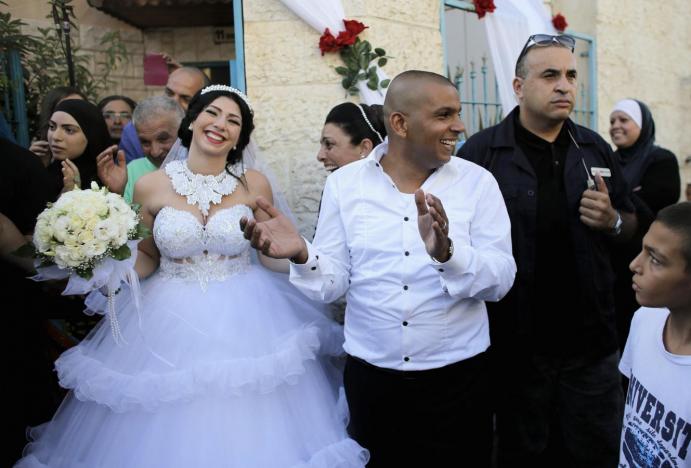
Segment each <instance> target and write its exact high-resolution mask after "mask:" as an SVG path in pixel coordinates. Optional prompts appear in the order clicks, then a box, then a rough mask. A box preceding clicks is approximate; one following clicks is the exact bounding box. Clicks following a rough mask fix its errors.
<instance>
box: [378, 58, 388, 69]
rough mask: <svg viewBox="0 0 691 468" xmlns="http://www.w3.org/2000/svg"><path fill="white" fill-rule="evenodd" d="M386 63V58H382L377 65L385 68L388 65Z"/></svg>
mask: <svg viewBox="0 0 691 468" xmlns="http://www.w3.org/2000/svg"><path fill="white" fill-rule="evenodd" d="M386 62H388V60H387V59H386V57H382V58H380V59H379V61H378V62H377V65H379V66H380V67H383V66H384V65H386Z"/></svg>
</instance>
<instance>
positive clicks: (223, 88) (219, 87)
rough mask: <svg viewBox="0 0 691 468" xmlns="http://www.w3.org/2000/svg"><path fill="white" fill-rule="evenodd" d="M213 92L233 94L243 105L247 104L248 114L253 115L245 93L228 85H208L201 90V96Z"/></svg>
mask: <svg viewBox="0 0 691 468" xmlns="http://www.w3.org/2000/svg"><path fill="white" fill-rule="evenodd" d="M213 91H226V92H228V93H233V94H235V95H236V96H237V97H239V98H240V99H242V100H243V101H245V104H247V107H249V108H250V112H252V113H254V111H253V110H252V106H251V105H250V101H249V99H247V96H246V95H245V93H243V92H242V91H240V90H239V89H237V88H233V87H232V86H228V85H222V84H214V85H210V86H207V87H206V88H204V89H202V92H201V94H206V93H210V92H213Z"/></svg>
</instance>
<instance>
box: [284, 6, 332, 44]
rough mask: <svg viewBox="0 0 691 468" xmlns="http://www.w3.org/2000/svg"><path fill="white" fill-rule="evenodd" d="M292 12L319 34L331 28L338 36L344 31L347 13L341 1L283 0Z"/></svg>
mask: <svg viewBox="0 0 691 468" xmlns="http://www.w3.org/2000/svg"><path fill="white" fill-rule="evenodd" d="M281 2H282V3H283V4H284V5H285V6H286V7H288V9H289V10H290V11H292V12H293V13H295V14H296V15H297V16H298V17H299V18H300V19H301V20H303V21H304V22H305V23H307V24H309V25H310V26H312V27H313V28H314V29H316V30H317V32H318V33H319V34H322V33H323V32H324V30H325V29H326V28H329V31H331V34H333V35H334V36H337V35H338V32H339V31H342V30H343V20H344V19H345V12H344V11H343V3H341V0H281Z"/></svg>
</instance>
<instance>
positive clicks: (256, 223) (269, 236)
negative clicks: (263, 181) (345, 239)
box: [240, 197, 307, 263]
mask: <svg viewBox="0 0 691 468" xmlns="http://www.w3.org/2000/svg"><path fill="white" fill-rule="evenodd" d="M262 212H263V213H262ZM255 218H256V219H248V218H247V217H245V216H243V217H242V218H240V229H241V230H242V232H243V235H244V236H245V239H247V240H249V241H250V244H251V245H252V247H254V248H255V249H257V250H259V251H260V252H261V253H262V254H264V255H266V256H267V257H271V258H290V259H292V260H293V261H294V262H295V263H305V262H306V261H307V245H306V244H305V241H304V239H303V238H302V237H301V236H300V234H299V233H298V231H297V229H295V226H293V223H292V222H291V221H290V220H289V219H288V218H287V217H286V216H285V215H284V214H283V213H281V212H280V211H278V210H277V209H276V208H275V207H274V206H273V205H272V204H271V203H269V202H268V201H267V200H266V199H265V198H264V197H257V210H255Z"/></svg>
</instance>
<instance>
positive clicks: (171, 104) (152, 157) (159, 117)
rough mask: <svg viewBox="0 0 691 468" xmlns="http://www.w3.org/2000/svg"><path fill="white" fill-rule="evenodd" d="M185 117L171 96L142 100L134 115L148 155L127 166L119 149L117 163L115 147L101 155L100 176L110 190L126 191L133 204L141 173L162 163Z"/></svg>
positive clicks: (98, 163) (144, 149)
mask: <svg viewBox="0 0 691 468" xmlns="http://www.w3.org/2000/svg"><path fill="white" fill-rule="evenodd" d="M183 117H184V112H183V110H182V108H181V107H180V106H179V105H178V104H177V102H176V101H174V100H173V99H171V98H169V97H166V96H155V97H151V98H148V99H145V100H143V101H141V102H140V103H139V105H138V106H137V107H136V108H135V110H134V114H132V123H133V124H134V127H135V128H136V130H137V136H138V138H139V142H140V144H141V146H142V151H143V153H144V156H145V157H144V158H139V159H135V160H134V161H131V162H130V163H129V164H127V169H125V154H124V152H123V151H122V150H120V151H118V155H117V164H116V163H115V162H114V161H113V152H114V151H115V150H116V149H117V147H116V146H112V147H110V148H108V149H106V150H105V151H104V152H103V153H101V154H100V155H98V158H97V167H98V176H99V178H100V179H101V180H102V181H103V183H104V184H106V186H107V187H108V189H109V190H110V191H111V192H116V193H121V194H123V196H124V197H125V200H127V201H128V202H130V203H131V202H132V198H133V195H134V184H135V183H136V182H137V180H138V179H139V178H140V177H141V176H143V175H144V174H146V173H148V172H152V171H155V170H156V169H157V168H159V167H160V166H161V163H162V162H163V160H164V159H165V157H166V156H167V155H168V151H170V148H171V147H172V146H173V144H174V143H175V140H176V139H177V134H178V127H179V126H180V122H181V121H182V118H183Z"/></svg>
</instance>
